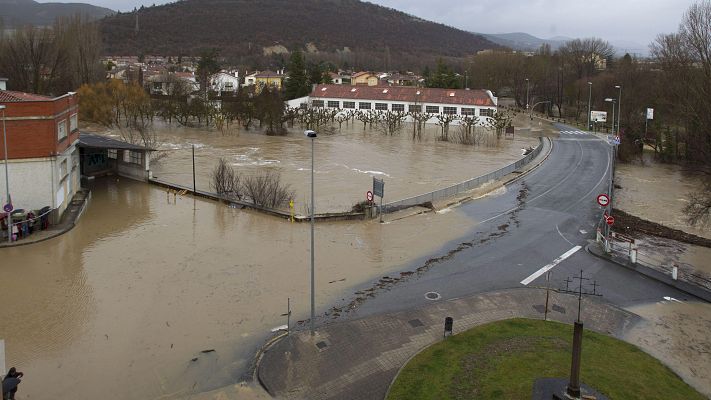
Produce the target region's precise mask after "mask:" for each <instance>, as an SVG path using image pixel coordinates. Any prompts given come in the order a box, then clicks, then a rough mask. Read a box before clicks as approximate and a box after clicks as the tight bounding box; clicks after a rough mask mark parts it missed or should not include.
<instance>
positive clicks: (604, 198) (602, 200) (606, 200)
mask: <svg viewBox="0 0 711 400" xmlns="http://www.w3.org/2000/svg"><path fill="white" fill-rule="evenodd" d="M597 204H599V205H601V206H602V207H607V205H608V204H610V197H609V196H608V195H606V194H604V193H603V194H600V195H598V196H597Z"/></svg>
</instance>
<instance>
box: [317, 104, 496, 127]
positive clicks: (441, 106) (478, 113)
mask: <svg viewBox="0 0 711 400" xmlns="http://www.w3.org/2000/svg"><path fill="white" fill-rule="evenodd" d="M313 100H323V102H324V108H332V107H328V102H329V101H338V102H339V109H341V110H346V109H344V108H343V102H344V101H353V102H355V103H356V108H355V109H350V110H358V103H360V102H369V103H371V105H370V107H371V108H370V111H378V110H376V109H375V103H385V104H387V105H388V110H390V111H392V105H393V104H404V105H405V112H407V111H408V106H409V105H410V104H413V105H414V104H418V105H421V106H422V112H426V107H427V106H437V107H439V113H440V114H442V113H443V111H444V107H456V108H457V113H456V115H462V114H461V113H462V108H473V109H475V116H477V117H479V122H478V124H479V125H485V124H486V123H487V122H488V121H489V120H490V118H489V117H487V116H482V115H481V112H482V110H483V109H489V110H494V111H493V112H494V113H496V107H483V106H472V105H466V104H443V103H415V102H414V101H411V102H404V101H381V100H366V99H357V100H353V99H344V98H320V97H319V98H309V101H308V104H309V107H312V106H313ZM363 111H368V110H363ZM405 121H406V122H412V118H411V117H409V116H408V117H406V118H405ZM436 122H438V120H437V118H436V117H433V118H430V119H429V120H428V121H427V123H436ZM453 124H454V125H456V124H457V122H454V123H453Z"/></svg>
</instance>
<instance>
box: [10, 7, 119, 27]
mask: <svg viewBox="0 0 711 400" xmlns="http://www.w3.org/2000/svg"><path fill="white" fill-rule="evenodd" d="M112 13H113V11H112V10H109V9H108V8H103V7H97V6H92V5H91V4H84V3H38V2H36V1H33V0H0V19H1V20H2V24H3V25H4V28H7V29H11V28H18V27H20V26H22V25H27V24H31V25H40V26H44V25H51V24H52V23H53V22H54V20H55V19H56V18H57V17H66V16H72V15H75V14H82V15H87V16H89V18H91V19H99V18H102V17H104V16H107V15H110V14H112Z"/></svg>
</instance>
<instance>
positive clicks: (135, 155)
mask: <svg viewBox="0 0 711 400" xmlns="http://www.w3.org/2000/svg"><path fill="white" fill-rule="evenodd" d="M107 156H108V157H109V158H110V159H112V160H116V159H118V151H117V150H116V149H109V150H108V154H107ZM123 162H127V163H133V164H139V165H141V164H143V153H141V152H140V151H132V150H123Z"/></svg>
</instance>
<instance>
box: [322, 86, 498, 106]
mask: <svg viewBox="0 0 711 400" xmlns="http://www.w3.org/2000/svg"><path fill="white" fill-rule="evenodd" d="M418 92H419V95H418V94H417V93H418ZM310 96H311V97H313V98H334V99H352V100H382V101H402V102H406V103H414V102H415V101H417V102H418V103H439V104H462V105H471V106H484V107H495V106H496V104H494V102H493V100H492V99H491V97H489V94H488V93H487V92H486V91H485V90H464V89H435V88H418V87H412V86H344V85H318V86H316V87H315V88H314V90H313V91H312V92H311V95H310Z"/></svg>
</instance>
